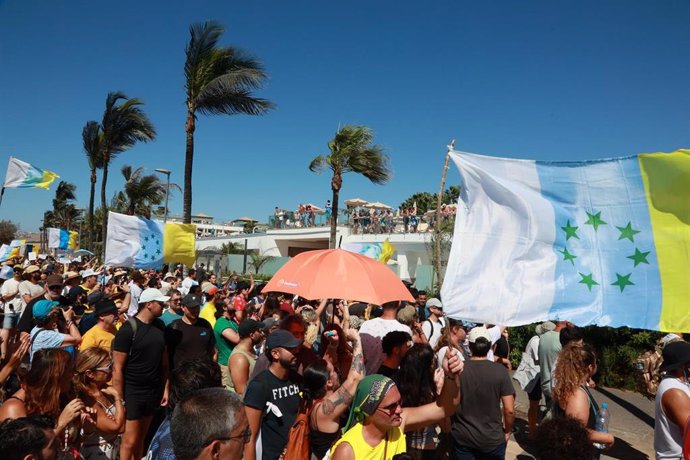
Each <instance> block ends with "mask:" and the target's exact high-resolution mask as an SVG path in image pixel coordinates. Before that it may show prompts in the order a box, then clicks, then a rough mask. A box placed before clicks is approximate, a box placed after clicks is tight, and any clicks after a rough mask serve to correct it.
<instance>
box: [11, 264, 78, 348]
mask: <svg viewBox="0 0 690 460" xmlns="http://www.w3.org/2000/svg"><path fill="white" fill-rule="evenodd" d="M61 292H62V276H60V275H50V276H48V277H47V278H46V290H45V293H44V294H43V295H40V296H38V297H34V298H33V299H31V301H30V302H29V303H28V304H26V307H25V308H24V312H23V313H22V315H21V318H19V323H18V324H17V330H18V331H19V332H20V333H21V335H22V336H24V335H25V334H26V335H28V334H29V333H30V332H31V330H32V329H33V328H34V326H35V325H36V322H35V321H34V305H35V304H36V302H38V301H40V300H44V299H45V300H53V301H56V302H60V304H61V305H67V303H68V302H67V299H65V298H64V297H62V296H61V295H60V293H61Z"/></svg>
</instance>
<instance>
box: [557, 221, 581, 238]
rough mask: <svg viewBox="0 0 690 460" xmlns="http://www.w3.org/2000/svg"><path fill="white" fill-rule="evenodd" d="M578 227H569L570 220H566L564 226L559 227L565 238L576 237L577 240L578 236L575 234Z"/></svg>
mask: <svg viewBox="0 0 690 460" xmlns="http://www.w3.org/2000/svg"><path fill="white" fill-rule="evenodd" d="M578 228H580V227H574V226H573V227H571V226H570V221H568V222H566V224H565V227H561V230H563V231H564V232H565V240H566V241H568V240H569V239H570V238H571V237H574V238H577V239H578V240H579V239H580V237H579V236H577V229H578Z"/></svg>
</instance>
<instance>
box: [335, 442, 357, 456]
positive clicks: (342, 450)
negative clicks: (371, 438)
mask: <svg viewBox="0 0 690 460" xmlns="http://www.w3.org/2000/svg"><path fill="white" fill-rule="evenodd" d="M331 459H332V460H355V451H354V449H353V448H352V446H351V445H350V443H347V442H341V443H340V444H338V447H336V448H335V451H333V455H331Z"/></svg>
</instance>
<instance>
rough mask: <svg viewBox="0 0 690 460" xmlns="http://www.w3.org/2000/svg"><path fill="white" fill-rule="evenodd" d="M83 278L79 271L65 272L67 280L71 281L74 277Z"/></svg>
mask: <svg viewBox="0 0 690 460" xmlns="http://www.w3.org/2000/svg"><path fill="white" fill-rule="evenodd" d="M78 278H81V275H80V274H79V273H77V272H67V273H65V281H71V280H74V279H78Z"/></svg>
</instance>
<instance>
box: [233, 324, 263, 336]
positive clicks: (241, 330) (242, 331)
mask: <svg viewBox="0 0 690 460" xmlns="http://www.w3.org/2000/svg"><path fill="white" fill-rule="evenodd" d="M264 327H265V326H264V324H263V323H261V322H259V321H255V320H253V319H244V320H242V322H240V325H239V327H238V328H237V333H238V334H239V336H240V338H241V339H243V338H245V337H249V336H250V335H251V333H252V332H256V331H263V330H264Z"/></svg>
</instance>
